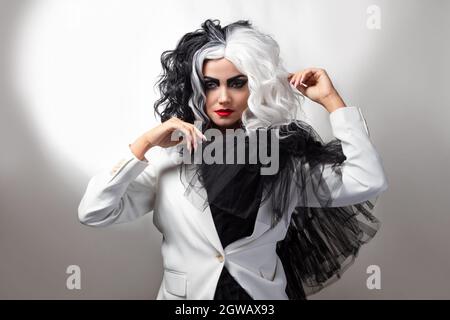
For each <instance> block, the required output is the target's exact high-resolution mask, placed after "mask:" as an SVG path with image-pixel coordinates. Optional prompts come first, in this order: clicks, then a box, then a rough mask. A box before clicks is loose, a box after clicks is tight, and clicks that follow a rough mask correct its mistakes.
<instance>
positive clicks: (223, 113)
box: [214, 109, 233, 117]
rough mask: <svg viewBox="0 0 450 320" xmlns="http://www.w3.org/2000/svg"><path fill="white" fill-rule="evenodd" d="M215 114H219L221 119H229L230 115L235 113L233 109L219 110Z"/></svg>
mask: <svg viewBox="0 0 450 320" xmlns="http://www.w3.org/2000/svg"><path fill="white" fill-rule="evenodd" d="M214 112H215V113H217V114H218V115H219V116H221V117H228V116H229V115H230V114H232V113H233V110H231V109H219V110H216V111H214Z"/></svg>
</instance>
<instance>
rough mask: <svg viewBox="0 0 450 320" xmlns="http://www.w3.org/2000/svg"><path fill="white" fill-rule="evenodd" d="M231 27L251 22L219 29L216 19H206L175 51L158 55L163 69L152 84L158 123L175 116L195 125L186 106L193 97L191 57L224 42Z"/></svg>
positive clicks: (241, 22)
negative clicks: (207, 47) (158, 95)
mask: <svg viewBox="0 0 450 320" xmlns="http://www.w3.org/2000/svg"><path fill="white" fill-rule="evenodd" d="M234 27H251V23H250V22H249V21H248V20H239V21H236V22H234V23H231V24H229V25H227V26H225V27H221V25H220V21H219V20H217V19H214V20H211V19H207V20H206V21H205V22H203V23H202V24H201V29H197V30H195V31H193V32H189V33H186V34H185V35H184V36H183V37H182V38H181V39H180V40H179V41H178V43H177V46H176V47H175V49H174V50H166V51H164V52H163V53H162V54H161V65H162V69H163V70H162V74H160V76H159V79H158V81H157V83H156V84H155V86H157V87H158V90H159V92H160V94H161V97H160V98H159V99H158V100H157V101H156V102H155V104H154V109H155V110H154V111H155V115H158V116H159V117H160V119H161V122H164V121H167V120H169V119H170V118H171V117H177V118H179V119H180V120H183V121H186V122H189V123H194V120H195V117H194V113H193V111H192V109H191V108H190V107H189V104H188V103H189V99H190V98H191V96H192V94H193V89H192V85H191V73H192V68H193V57H194V54H195V53H196V52H197V51H198V50H199V49H201V48H202V47H203V46H204V45H206V44H207V43H209V42H217V41H219V42H225V41H226V34H227V30H229V29H230V28H234Z"/></svg>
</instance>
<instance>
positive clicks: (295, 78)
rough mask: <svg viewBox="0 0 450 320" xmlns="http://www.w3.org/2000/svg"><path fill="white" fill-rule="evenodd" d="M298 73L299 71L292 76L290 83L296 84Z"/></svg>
mask: <svg viewBox="0 0 450 320" xmlns="http://www.w3.org/2000/svg"><path fill="white" fill-rule="evenodd" d="M298 75H299V73H296V74H294V75H293V76H292V78H291V80H290V83H291V84H292V85H294V83H295V80H297V77H298Z"/></svg>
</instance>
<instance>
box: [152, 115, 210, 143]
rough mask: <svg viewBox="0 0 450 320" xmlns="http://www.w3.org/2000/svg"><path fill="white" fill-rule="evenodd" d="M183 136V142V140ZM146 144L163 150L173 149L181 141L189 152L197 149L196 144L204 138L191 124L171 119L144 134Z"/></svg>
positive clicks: (174, 118)
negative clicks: (185, 144)
mask: <svg viewBox="0 0 450 320" xmlns="http://www.w3.org/2000/svg"><path fill="white" fill-rule="evenodd" d="M183 136H184V140H183ZM145 137H146V139H147V141H148V143H149V144H150V145H151V146H152V147H153V146H160V147H163V148H168V147H173V146H175V145H177V144H179V143H180V142H182V141H185V142H186V143H187V148H188V150H189V151H191V150H192V148H194V150H196V149H197V145H198V142H199V141H201V140H202V139H203V140H206V137H205V136H204V135H203V134H202V133H201V131H200V130H198V129H197V128H196V127H195V126H194V125H193V124H192V123H189V122H185V121H182V120H180V119H178V118H176V117H172V118H170V119H169V120H167V121H165V122H163V123H162V124H160V125H158V126H156V127H154V128H153V129H151V130H149V131H148V132H146V133H145Z"/></svg>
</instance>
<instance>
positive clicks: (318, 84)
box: [288, 68, 345, 113]
mask: <svg viewBox="0 0 450 320" xmlns="http://www.w3.org/2000/svg"><path fill="white" fill-rule="evenodd" d="M288 80H289V82H290V83H291V84H292V85H293V86H294V87H295V88H296V89H297V90H298V91H300V92H301V93H302V94H303V95H304V96H306V97H308V98H309V99H311V100H312V101H314V102H317V103H319V104H321V105H322V106H324V107H325V109H327V110H328V112H330V113H331V112H333V111H335V110H336V109H338V108H341V107H345V103H344V101H343V100H342V98H341V97H340V96H339V93H338V92H337V91H336V89H335V88H334V86H333V83H332V82H331V80H330V78H329V77H328V74H327V72H326V71H325V70H324V69H319V68H307V69H304V70H301V71H298V72H296V73H290V74H289V76H288Z"/></svg>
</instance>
